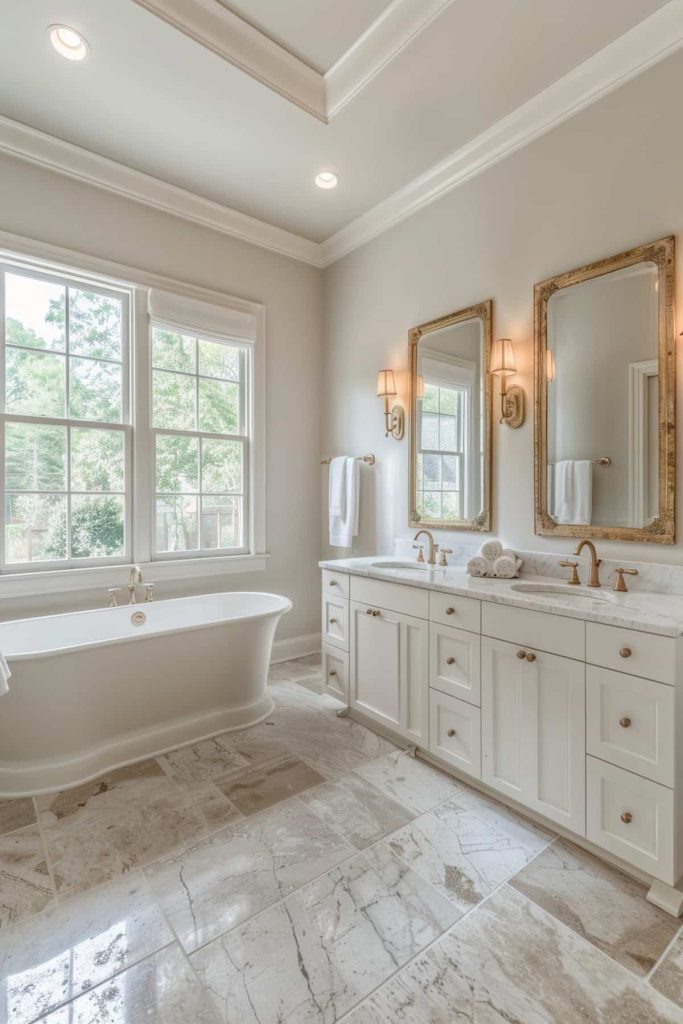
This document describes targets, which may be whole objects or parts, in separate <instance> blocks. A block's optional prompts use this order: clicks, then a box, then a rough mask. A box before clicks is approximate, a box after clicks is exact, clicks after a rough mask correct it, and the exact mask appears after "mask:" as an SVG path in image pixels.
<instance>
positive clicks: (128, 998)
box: [41, 946, 218, 1024]
mask: <svg viewBox="0 0 683 1024" xmlns="http://www.w3.org/2000/svg"><path fill="white" fill-rule="evenodd" d="M143 1021H144V1024H217V1021H218V1018H217V1017H216V1013H215V1011H214V1009H213V1007H212V1006H211V1003H210V1001H209V1000H208V998H207V996H206V993H205V992H204V990H203V989H202V987H201V985H200V984H199V982H198V981H197V979H196V977H195V976H194V974H193V972H192V970H191V968H190V967H189V965H188V963H187V961H186V960H185V958H184V956H183V955H182V953H181V952H180V950H179V949H178V947H177V946H168V947H167V948H166V949H162V950H161V951H160V952H159V953H155V954H154V956H151V957H148V959H147V960H143V961H142V962H141V963H138V964H135V966H134V967H129V968H128V970H126V971H123V972H122V973H121V974H117V975H116V977H115V978H111V979H110V980H109V981H105V982H104V984H102V985H98V987H97V988H93V989H91V990H90V991H89V992H86V994H85V995H82V996H79V997H78V998H77V999H74V1001H73V1002H71V1003H68V1004H67V1005H66V1006H62V1007H60V1008H59V1009H58V1010H55V1011H54V1012H53V1013H51V1014H49V1015H48V1016H47V1017H43V1018H42V1019H41V1024H143Z"/></svg>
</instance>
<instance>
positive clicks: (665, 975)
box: [650, 922, 683, 1007]
mask: <svg viewBox="0 0 683 1024" xmlns="http://www.w3.org/2000/svg"><path fill="white" fill-rule="evenodd" d="M678 923H679V924H680V922H678ZM650 982H651V984H653V985H654V987H655V988H656V989H658V990H659V991H660V992H663V993H664V995H665V996H667V998H668V999H671V1000H673V1002H674V1003H677V1004H678V1005H679V1006H681V1007H683V930H681V931H680V932H679V933H678V938H677V939H676V941H675V942H674V944H673V945H672V947H671V949H670V950H669V951H668V953H667V954H666V956H665V957H664V958H663V960H662V962H661V963H660V964H659V966H658V967H657V970H656V971H655V972H654V974H653V975H652V977H651V978H650Z"/></svg>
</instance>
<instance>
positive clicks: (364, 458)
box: [320, 455, 375, 466]
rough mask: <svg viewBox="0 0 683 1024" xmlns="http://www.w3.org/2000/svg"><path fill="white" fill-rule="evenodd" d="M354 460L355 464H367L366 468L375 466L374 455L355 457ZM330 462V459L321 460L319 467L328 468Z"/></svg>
mask: <svg viewBox="0 0 683 1024" xmlns="http://www.w3.org/2000/svg"><path fill="white" fill-rule="evenodd" d="M354 458H355V459H356V461H357V462H367V464H368V466H374V465H375V456H374V455H355V456H354ZM331 462H332V459H331V458H329V459H321V460H320V465H321V466H329V464H330V463H331Z"/></svg>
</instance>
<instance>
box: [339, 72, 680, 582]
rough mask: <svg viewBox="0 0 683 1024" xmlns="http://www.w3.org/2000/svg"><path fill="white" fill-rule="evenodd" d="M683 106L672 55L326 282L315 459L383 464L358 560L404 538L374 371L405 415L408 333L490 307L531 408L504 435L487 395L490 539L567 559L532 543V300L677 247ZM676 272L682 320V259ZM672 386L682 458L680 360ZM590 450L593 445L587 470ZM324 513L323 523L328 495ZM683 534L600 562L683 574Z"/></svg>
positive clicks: (401, 455)
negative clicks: (389, 376) (594, 272)
mask: <svg viewBox="0 0 683 1024" xmlns="http://www.w3.org/2000/svg"><path fill="white" fill-rule="evenodd" d="M682 92H683V54H681V53H679V54H677V55H675V56H673V57H670V58H668V59H667V60H666V61H665V62H663V63H661V64H659V65H657V66H656V67H654V68H652V69H650V70H649V71H647V72H645V73H644V74H643V75H641V76H640V77H638V78H636V79H634V80H633V81H631V82H629V83H628V84H626V85H625V86H623V87H622V88H621V89H619V90H618V91H617V92H615V93H612V94H611V95H609V96H607V97H605V98H604V99H602V100H600V101H599V102H598V103H596V104H594V105H593V106H591V107H589V108H588V109H586V110H585V111H583V112H582V113H580V114H578V115H576V116H575V117H573V118H572V119H570V120H569V121H566V122H565V123H563V124H561V125H559V126H558V127H556V128H555V129H553V131H552V132H550V133H548V134H546V135H544V136H542V137H540V138H539V139H537V140H536V141H535V142H533V143H532V144H531V145H528V146H526V147H524V148H523V149H520V150H519V151H517V152H516V153H514V154H513V155H512V156H510V157H508V158H507V159H506V160H504V161H502V162H501V163H498V164H496V165H495V166H493V167H491V168H490V169H489V170H487V171H486V172H484V173H483V174H480V175H478V176H477V177H474V178H472V179H470V180H469V181H468V182H467V183H465V184H464V185H462V186H460V187H459V188H457V189H455V190H454V191H452V192H450V193H448V194H447V195H445V196H444V197H442V198H441V199H439V200H438V201H437V202H435V203H433V204H431V205H430V206H428V207H425V208H424V209H423V210H421V211H420V212H418V213H416V214H415V215H413V216H412V217H410V218H409V219H407V220H405V221H403V222H402V223H400V224H398V225H397V226H396V227H394V228H392V229H391V230H390V231H387V232H385V233H384V234H382V235H381V236H379V237H378V238H376V239H374V240H373V241H371V242H369V243H368V244H367V245H365V246H363V247H362V248H361V249H358V250H357V251H355V252H353V253H350V254H349V255H348V256H347V257H345V258H344V259H343V260H340V261H339V262H337V263H336V264H334V265H332V266H331V267H329V268H328V269H327V270H326V272H325V290H326V310H325V317H326V329H327V344H326V351H325V366H324V393H323V398H324V409H325V414H324V421H323V422H324V446H325V450H326V451H327V452H328V453H330V454H334V453H338V452H348V453H353V454H358V455H360V454H363V453H365V452H374V454H375V455H376V456H377V464H376V466H374V467H373V468H370V467H367V466H363V467H362V482H363V487H364V491H363V500H362V514H361V527H360V535H359V537H358V538H357V541H356V544H355V547H354V551H353V553H356V554H369V553H373V552H380V553H391V551H392V544H393V539H394V538H395V537H410V536H411V533H412V531H410V530H409V529H408V526H407V522H408V517H407V510H408V494H407V487H408V485H407V466H408V440H407V437H406V438H405V439H404V440H403V441H401V442H400V443H397V442H396V441H394V440H393V439H392V438H387V439H385V437H384V430H383V418H382V407H381V406H382V403H381V401H380V400H379V399H377V398H376V397H375V381H376V375H377V370H379V369H380V368H383V367H393V368H394V369H395V370H397V371H401V372H400V373H398V374H397V381H398V383H399V386H400V387H401V390H402V395H401V401H402V402H403V404H404V405H405V406H406V408H407V398H408V377H407V352H408V345H407V340H408V338H407V336H408V330H409V328H410V327H412V326H414V325H416V324H419V323H423V322H425V321H428V320H431V319H433V318H435V317H439V316H443V315H444V314H447V313H450V312H453V311H456V310H459V309H461V308H463V307H465V306H469V305H471V304H472V303H475V302H480V301H482V300H484V299H488V298H492V299H493V300H494V328H493V329H494V337H511V338H513V339H514V341H515V342H516V349H515V351H516V358H517V367H518V370H519V375H518V376H517V377H511V378H508V382H509V383H518V384H522V385H523V387H524V389H525V391H526V396H527V418H526V422H525V423H524V425H523V426H522V428H521V429H519V430H511V429H510V428H508V427H506V426H504V425H503V426H501V425H499V424H498V415H496V413H497V410H498V405H497V399H496V396H495V395H494V430H493V442H494V472H493V483H494V487H493V491H494V531H495V533H496V534H498V535H499V536H501V537H502V538H503V539H504V540H505V541H506V542H507V543H508V544H512V545H515V546H516V547H518V548H521V549H526V550H535V551H547V552H551V551H552V552H554V551H557V552H569V551H570V550H571V548H572V547H573V545H572V542H571V541H568V540H564V541H562V540H555V539H553V538H544V537H536V536H535V535H534V519H533V511H534V509H533V381H532V370H533V286H534V283H535V282H537V281H541V280H543V279H544V278H547V277H550V276H552V275H554V274H557V273H560V272H561V271H564V270H569V269H572V268H574V267H579V266H582V265H583V264H585V263H588V262H590V261H592V260H596V259H599V258H601V257H604V256H609V255H611V254H613V253H617V252H620V251H622V250H624V249H628V248H630V247H632V246H635V245H638V244H640V243H643V242H647V241H651V240H653V239H656V238H660V237H662V236H664V235H669V234H674V235H677V236H678V240H679V242H680V238H681V233H682V232H683V133H681V131H680V130H679V125H680V96H681V94H682ZM458 101H459V100H458V98H457V97H454V102H458ZM678 267H679V270H678V274H677V285H678V299H679V303H678V305H679V308H680V307H681V299H682V298H683V296H682V295H681V280H683V249H680V248H679V253H678ZM679 330H680V326H679ZM679 382H680V383H679V424H680V426H679V431H678V433H679V445H680V444H681V434H682V433H683V402H681V401H680V397H681V395H680V392H681V386H682V385H683V375H682V374H681V373H680V359H679ZM604 387H605V389H608V388H609V387H610V381H609V380H607V379H605V381H604ZM497 390H498V387H497V386H496V387H495V388H494V391H497ZM600 443H601V442H600V439H599V438H596V439H595V444H596V446H597V447H596V454H597V455H599V454H602V452H601V451H598V450H597V448H599V447H600ZM680 450H683V449H680ZM678 479H679V480H680V474H679V475H678ZM680 497H681V495H680V489H679V499H680ZM321 500H322V502H323V508H324V507H325V496H324V491H323V488H322V487H321ZM679 505H680V501H679ZM679 534H680V537H679V543H678V544H677V545H675V546H673V547H670V546H660V545H652V544H623V543H621V544H619V543H616V542H606V541H603V542H600V543H599V545H598V547H599V548H600V549H602V550H603V552H604V554H605V556H606V557H610V558H615V557H618V558H624V559H631V560H643V561H659V562H671V563H678V564H681V563H683V531H682V530H681V526H680V521H679ZM323 538H324V542H323V547H324V550H325V553H326V557H343V556H344V555H345V554H349V553H350V552H347V551H343V550H341V549H331V548H329V547H328V546H327V542H326V534H325V524H324V523H323ZM439 539H440V540H441V541H443V542H456V543H458V542H462V541H464V540H467V541H470V542H475V543H478V542H479V540H480V539H481V537H480V536H477V535H473V534H470V535H469V536H468V535H465V534H462V533H455V532H443V533H441V534H440V536H439ZM447 546H449V547H451V546H453V545H452V543H448V544H447Z"/></svg>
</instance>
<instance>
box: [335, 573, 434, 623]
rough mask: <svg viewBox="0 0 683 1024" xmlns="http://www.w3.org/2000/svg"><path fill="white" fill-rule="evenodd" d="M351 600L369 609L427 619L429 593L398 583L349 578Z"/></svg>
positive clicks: (358, 577)
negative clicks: (375, 608)
mask: <svg viewBox="0 0 683 1024" xmlns="http://www.w3.org/2000/svg"><path fill="white" fill-rule="evenodd" d="M351 600H352V601H358V602H359V603H360V604H366V605H369V606H371V607H379V608H388V609H389V611H392V612H400V613H401V614H402V615H414V616H415V617H416V618H418V619H428V618H429V592H428V591H427V590H418V589H417V587H404V586H402V585H401V584H400V583H383V582H381V581H380V580H368V579H364V578H363V577H360V576H352V577H351Z"/></svg>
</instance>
